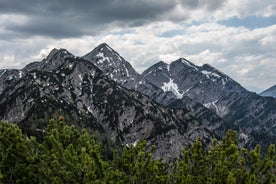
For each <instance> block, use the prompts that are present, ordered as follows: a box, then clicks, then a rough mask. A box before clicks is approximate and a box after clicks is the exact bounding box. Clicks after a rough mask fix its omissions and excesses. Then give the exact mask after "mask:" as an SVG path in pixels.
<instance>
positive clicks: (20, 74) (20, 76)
mask: <svg viewBox="0 0 276 184" xmlns="http://www.w3.org/2000/svg"><path fill="white" fill-rule="evenodd" d="M21 78H22V71H19V79H21Z"/></svg>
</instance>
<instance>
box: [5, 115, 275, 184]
mask: <svg viewBox="0 0 276 184" xmlns="http://www.w3.org/2000/svg"><path fill="white" fill-rule="evenodd" d="M40 131H41V133H42V134H43V136H42V137H40V138H37V137H34V136H27V135H26V134H25V133H22V130H21V129H20V128H19V127H18V126H17V125H15V124H11V123H6V122H1V123H0V183H9V184H13V183H28V184H31V183H51V184H55V183H72V184H77V183H79V184H84V183H170V184H171V183H172V184H174V183H212V184H213V183H218V184H219V183H227V184H234V183H241V184H243V183H244V184H255V183H276V155H275V145H270V146H269V148H268V150H267V151H266V154H265V155H264V156H261V147H260V145H256V147H255V149H253V150H247V149H245V148H240V147H238V138H237V135H236V133H235V132H234V131H231V130H230V131H228V132H227V135H226V137H225V138H223V139H222V140H213V142H212V144H210V145H209V146H208V148H205V147H203V146H202V144H201V142H200V140H198V141H197V142H195V143H194V145H193V146H191V147H189V148H188V147H187V148H185V149H184V150H183V152H182V155H180V156H179V158H178V159H175V160H174V161H172V162H170V163H166V162H164V161H163V160H162V159H155V158H154V157H153V155H154V146H152V147H148V146H147V144H146V142H145V141H141V142H139V143H137V144H136V145H127V146H122V148H121V147H118V148H114V149H113V150H112V151H111V153H112V154H111V156H107V154H106V153H105V149H104V148H103V147H104V145H103V144H101V143H99V142H98V141H95V138H94V137H93V135H92V134H91V133H89V132H88V130H86V129H83V130H78V129H77V128H76V127H75V126H69V125H66V124H65V122H64V118H63V117H60V118H59V119H58V120H53V119H52V120H50V121H49V124H48V127H47V129H46V130H45V131H44V130H40Z"/></svg>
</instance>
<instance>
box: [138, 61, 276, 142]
mask: <svg viewBox="0 0 276 184" xmlns="http://www.w3.org/2000/svg"><path fill="white" fill-rule="evenodd" d="M160 66H166V67H163V68H168V69H162V70H160ZM142 75H143V76H144V77H145V78H146V79H147V80H148V81H149V82H151V83H153V84H155V85H157V86H158V87H160V88H162V89H163V90H166V91H172V92H173V93H174V94H175V95H176V96H177V98H186V97H189V98H190V99H192V100H194V101H195V102H198V103H200V104H203V105H204V106H205V107H207V108H209V109H210V110H212V111H214V112H215V113H216V114H217V115H219V116H220V117H221V118H223V119H224V120H225V121H226V123H225V127H226V129H227V128H232V129H236V130H238V131H239V132H240V133H243V134H242V135H245V134H246V136H247V137H250V139H247V140H250V141H247V142H246V143H245V142H243V144H245V145H247V146H250V145H251V146H253V145H254V143H257V142H260V141H261V142H262V144H263V145H267V144H268V143H267V142H271V140H270V139H271V138H265V137H269V136H272V137H275V136H276V100H273V99H271V98H263V97H260V96H259V95H257V94H255V93H252V92H250V91H247V90H246V89H245V88H243V87H242V86H241V85H240V84H239V83H237V82H236V81H234V80H233V79H231V78H230V77H229V76H227V75H226V74H224V73H222V72H221V71H219V70H217V69H216V68H214V67H213V66H211V65H209V64H204V65H202V66H196V65H194V64H193V63H191V62H190V61H188V60H186V59H183V58H180V59H178V60H176V61H173V62H171V63H170V64H169V65H168V64H166V63H163V62H161V63H160V62H159V63H156V64H155V65H153V66H151V67H149V68H148V69H147V70H145V71H144V72H143V73H142ZM272 89H274V88H272ZM263 134H266V136H263ZM246 136H241V137H246ZM259 136H263V137H264V139H263V140H259V138H258V137H259ZM265 141H267V142H265ZM271 143H272V142H271Z"/></svg>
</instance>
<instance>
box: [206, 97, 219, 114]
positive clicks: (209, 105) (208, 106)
mask: <svg viewBox="0 0 276 184" xmlns="http://www.w3.org/2000/svg"><path fill="white" fill-rule="evenodd" d="M217 102H218V100H215V101H213V102H210V103H206V104H203V105H204V106H205V107H207V108H208V109H210V108H211V107H215V110H216V112H219V108H218V107H217V105H216V103H217Z"/></svg>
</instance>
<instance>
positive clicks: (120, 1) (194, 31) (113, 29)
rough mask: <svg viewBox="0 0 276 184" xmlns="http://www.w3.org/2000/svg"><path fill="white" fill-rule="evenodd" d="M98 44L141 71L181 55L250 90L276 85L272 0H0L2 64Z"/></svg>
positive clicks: (275, 4) (17, 64)
mask: <svg viewBox="0 0 276 184" xmlns="http://www.w3.org/2000/svg"><path fill="white" fill-rule="evenodd" d="M102 42H106V43H108V44H109V45H110V46H111V47H112V48H114V49H115V50H117V51H118V52H119V53H120V54H121V55H122V56H123V57H124V58H125V59H126V60H128V61H129V62H131V64H132V65H133V66H134V68H135V69H136V70H137V71H138V72H142V71H143V70H145V69H146V68H147V67H149V66H151V65H152V64H154V63H156V62H158V61H160V60H163V61H165V62H167V63H170V62H172V61H174V60H176V59H178V58H180V57H184V58H186V59H188V60H190V61H192V62H193V63H195V64H196V65H202V64H204V63H209V64H211V65H213V66H215V67H216V68H218V69H219V70H221V71H222V72H224V73H226V74H228V75H229V76H230V77H232V78H233V79H235V80H236V81H238V82H239V83H241V84H242V85H243V86H244V87H246V88H247V89H249V90H251V91H255V92H260V91H262V90H264V89H266V88H268V87H270V86H272V85H274V84H276V1H275V0H0V69H3V68H22V67H24V66H25V65H26V64H27V63H30V62H32V61H40V60H41V59H43V58H44V57H46V56H47V54H48V53H49V52H50V50H51V49H53V48H66V49H67V50H68V51H70V52H71V53H73V54H75V55H78V56H82V55H84V54H86V53H88V52H89V51H91V50H92V49H93V48H94V47H96V46H97V45H98V44H100V43H102Z"/></svg>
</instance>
